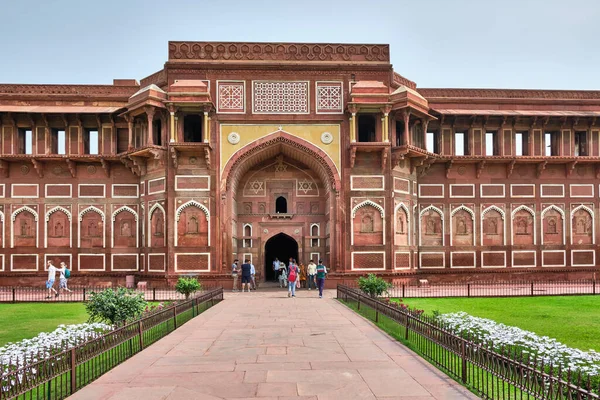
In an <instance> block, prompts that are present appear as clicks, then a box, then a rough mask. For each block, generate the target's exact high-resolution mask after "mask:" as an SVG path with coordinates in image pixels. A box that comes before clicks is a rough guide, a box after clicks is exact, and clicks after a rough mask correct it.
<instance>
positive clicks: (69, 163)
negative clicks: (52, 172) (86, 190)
mask: <svg viewBox="0 0 600 400" xmlns="http://www.w3.org/2000/svg"><path fill="white" fill-rule="evenodd" d="M65 161H66V163H67V168H68V169H69V172H70V173H71V177H73V178H76V177H77V165H76V164H75V161H73V160H69V159H68V158H67V159H66V160H65Z"/></svg>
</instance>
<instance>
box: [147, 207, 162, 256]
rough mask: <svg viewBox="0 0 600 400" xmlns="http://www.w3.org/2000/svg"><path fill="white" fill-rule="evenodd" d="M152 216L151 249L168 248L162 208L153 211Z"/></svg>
mask: <svg viewBox="0 0 600 400" xmlns="http://www.w3.org/2000/svg"><path fill="white" fill-rule="evenodd" d="M151 213H152V215H151V216H150V247H163V246H166V232H165V228H166V226H165V213H164V212H163V210H162V208H160V207H156V208H154V209H153V210H151Z"/></svg>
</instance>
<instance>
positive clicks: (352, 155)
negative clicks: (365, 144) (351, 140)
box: [350, 147, 356, 168]
mask: <svg viewBox="0 0 600 400" xmlns="http://www.w3.org/2000/svg"><path fill="white" fill-rule="evenodd" d="M355 162H356V147H350V168H354V163H355Z"/></svg>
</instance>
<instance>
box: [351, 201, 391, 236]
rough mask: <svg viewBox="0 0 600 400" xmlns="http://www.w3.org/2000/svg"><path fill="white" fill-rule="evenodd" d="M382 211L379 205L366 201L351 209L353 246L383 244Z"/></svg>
mask: <svg viewBox="0 0 600 400" xmlns="http://www.w3.org/2000/svg"><path fill="white" fill-rule="evenodd" d="M384 226H385V220H384V210H383V207H381V206H380V205H379V204H377V203H375V202H373V201H370V200H366V201H363V202H362V203H360V204H357V205H356V206H354V208H353V209H352V238H351V244H352V245H354V246H376V245H383V244H385V237H384V231H385V229H384Z"/></svg>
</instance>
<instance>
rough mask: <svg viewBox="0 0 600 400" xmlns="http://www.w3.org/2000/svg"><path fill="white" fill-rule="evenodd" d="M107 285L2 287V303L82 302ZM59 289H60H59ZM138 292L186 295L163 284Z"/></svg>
mask: <svg viewBox="0 0 600 400" xmlns="http://www.w3.org/2000/svg"><path fill="white" fill-rule="evenodd" d="M214 288H216V286H211V285H205V284H203V287H202V290H201V291H200V292H198V293H203V292H206V291H210V290H212V289H214ZM105 289H107V288H106V287H93V286H77V287H75V286H74V287H70V288H69V291H66V290H64V291H61V292H60V293H59V295H58V296H56V295H55V294H54V292H52V294H51V295H49V293H48V290H47V289H46V288H44V287H16V286H15V287H7V286H4V287H0V303H19V302H81V301H86V300H87V299H89V296H90V293H92V292H101V291H103V290H105ZM57 290H58V289H57ZM133 290H134V291H136V292H139V293H143V294H144V299H145V300H146V301H173V300H184V299H185V296H184V295H182V294H180V293H177V291H176V290H175V286H174V285H173V286H163V287H156V288H144V289H140V288H138V289H133Z"/></svg>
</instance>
